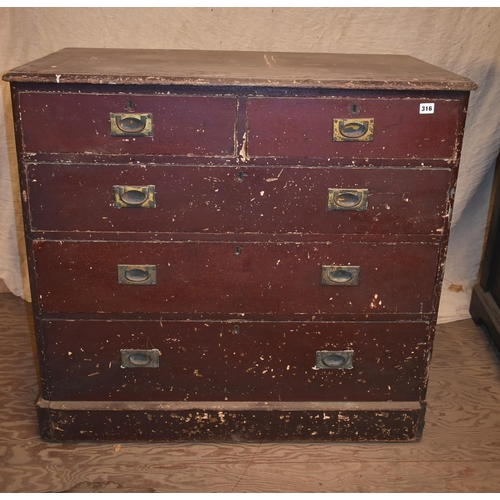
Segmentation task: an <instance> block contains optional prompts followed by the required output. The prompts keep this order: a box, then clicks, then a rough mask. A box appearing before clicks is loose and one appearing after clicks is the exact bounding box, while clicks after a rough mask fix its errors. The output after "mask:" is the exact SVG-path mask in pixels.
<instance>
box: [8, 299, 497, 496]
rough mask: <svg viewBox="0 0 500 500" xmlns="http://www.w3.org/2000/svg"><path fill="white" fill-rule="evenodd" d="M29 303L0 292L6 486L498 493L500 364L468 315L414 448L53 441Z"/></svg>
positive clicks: (457, 327) (434, 367)
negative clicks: (42, 426)
mask: <svg viewBox="0 0 500 500" xmlns="http://www.w3.org/2000/svg"><path fill="white" fill-rule="evenodd" d="M33 337H34V334H33V326H32V320H31V314H30V307H29V305H28V304H26V303H25V302H23V301H22V300H21V299H19V298H16V297H14V296H12V295H10V294H3V295H1V296H0V346H1V350H2V363H1V364H0V380H1V384H0V492H87V493H93V492H116V493H119V492H498V491H499V490H500V475H499V474H498V470H499V466H500V361H499V359H498V357H497V354H496V352H495V351H494V349H493V348H492V347H491V346H490V345H489V343H488V340H487V338H486V336H485V335H484V333H483V331H482V330H481V329H480V328H478V327H476V326H475V325H474V324H473V322H472V321H471V320H466V321H461V322H456V323H450V324H447V325H441V326H438V328H437V332H436V341H435V349H434V355H433V360H432V363H431V371H430V382H429V390H428V397H427V401H428V407H427V416H426V426H425V429H424V434H423V439H422V441H421V442H420V443H415V444H317V443H315V444H312V443H311V444H310V443H301V444H273V443H252V444H247V443H234V444H232V443H224V444H222V443H221V444H218V443H215V444H214V443H206V444H186V443H176V444H165V443H159V444H156V443H155V444H150V443H141V444H120V443H104V444H90V443H80V444H76V443H71V444H51V443H46V442H43V441H42V440H41V439H40V438H39V434H38V424H37V421H36V413H35V406H34V405H35V401H36V398H37V395H38V390H39V389H38V384H37V378H36V368H35V347H34V345H33Z"/></svg>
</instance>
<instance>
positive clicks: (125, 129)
mask: <svg viewBox="0 0 500 500" xmlns="http://www.w3.org/2000/svg"><path fill="white" fill-rule="evenodd" d="M109 122H110V126H111V135H112V136H121V137H123V136H132V137H152V136H153V115H152V114H151V113H110V114H109Z"/></svg>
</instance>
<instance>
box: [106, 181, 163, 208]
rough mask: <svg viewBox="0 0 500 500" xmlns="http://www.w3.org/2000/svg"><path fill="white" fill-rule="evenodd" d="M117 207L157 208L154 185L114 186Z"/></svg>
mask: <svg viewBox="0 0 500 500" xmlns="http://www.w3.org/2000/svg"><path fill="white" fill-rule="evenodd" d="M113 193H114V200H115V204H114V206H115V208H155V207H156V199H155V198H156V197H155V194H156V193H155V187H154V186H152V185H151V186H113Z"/></svg>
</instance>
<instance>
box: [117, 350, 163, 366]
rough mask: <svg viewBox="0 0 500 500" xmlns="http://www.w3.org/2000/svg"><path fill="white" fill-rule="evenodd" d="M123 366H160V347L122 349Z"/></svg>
mask: <svg viewBox="0 0 500 500" xmlns="http://www.w3.org/2000/svg"><path fill="white" fill-rule="evenodd" d="M120 354H121V358H122V368H159V367H160V351H159V350H158V349H121V350H120Z"/></svg>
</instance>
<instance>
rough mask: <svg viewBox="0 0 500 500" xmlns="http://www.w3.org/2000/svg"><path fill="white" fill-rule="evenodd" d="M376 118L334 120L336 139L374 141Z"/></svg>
mask: <svg viewBox="0 0 500 500" xmlns="http://www.w3.org/2000/svg"><path fill="white" fill-rule="evenodd" d="M374 122H375V119H374V118H355V119H352V118H346V119H343V118H339V119H337V118H336V119H334V120H333V140H334V141H347V142H348V141H373V127H374Z"/></svg>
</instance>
